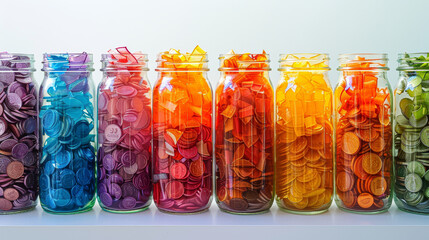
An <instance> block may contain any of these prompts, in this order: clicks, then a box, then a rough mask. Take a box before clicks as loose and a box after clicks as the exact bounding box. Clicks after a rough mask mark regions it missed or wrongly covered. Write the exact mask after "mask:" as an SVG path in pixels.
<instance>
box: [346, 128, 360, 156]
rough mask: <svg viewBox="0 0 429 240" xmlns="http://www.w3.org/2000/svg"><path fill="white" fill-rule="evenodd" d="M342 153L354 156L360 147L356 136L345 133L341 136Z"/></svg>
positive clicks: (351, 133)
mask: <svg viewBox="0 0 429 240" xmlns="http://www.w3.org/2000/svg"><path fill="white" fill-rule="evenodd" d="M342 147H343V152H345V153H346V154H350V155H353V154H356V153H357V152H358V151H359V149H360V147H361V144H360V139H359V137H358V136H356V134H354V133H353V132H346V133H344V135H343V145H342Z"/></svg>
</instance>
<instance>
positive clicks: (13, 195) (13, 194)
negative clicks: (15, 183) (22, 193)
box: [3, 188, 19, 201]
mask: <svg viewBox="0 0 429 240" xmlns="http://www.w3.org/2000/svg"><path fill="white" fill-rule="evenodd" d="M3 195H4V198H6V199H7V200H9V201H15V200H16V199H18V198H19V192H18V191H17V190H16V189H15V188H6V189H5V190H4V193H3Z"/></svg>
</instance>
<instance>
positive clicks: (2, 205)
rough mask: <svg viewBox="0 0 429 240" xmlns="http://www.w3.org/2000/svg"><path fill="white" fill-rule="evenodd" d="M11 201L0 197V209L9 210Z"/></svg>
mask: <svg viewBox="0 0 429 240" xmlns="http://www.w3.org/2000/svg"><path fill="white" fill-rule="evenodd" d="M12 207H13V206H12V203H11V202H10V201H8V200H6V199H4V198H0V210H3V211H9V210H11V209H12Z"/></svg>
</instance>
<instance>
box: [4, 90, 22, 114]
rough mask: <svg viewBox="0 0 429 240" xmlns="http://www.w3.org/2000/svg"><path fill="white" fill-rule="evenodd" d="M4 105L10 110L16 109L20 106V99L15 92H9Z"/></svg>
mask: <svg viewBox="0 0 429 240" xmlns="http://www.w3.org/2000/svg"><path fill="white" fill-rule="evenodd" d="M6 105H7V106H8V107H9V109H10V110H12V111H13V110H18V109H20V108H21V107H22V100H21V98H20V97H19V95H18V94H16V93H9V94H8V95H7V97H6Z"/></svg>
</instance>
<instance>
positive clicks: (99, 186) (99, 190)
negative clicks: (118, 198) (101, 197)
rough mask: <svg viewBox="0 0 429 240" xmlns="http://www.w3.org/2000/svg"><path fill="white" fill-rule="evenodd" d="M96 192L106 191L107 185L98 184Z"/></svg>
mask: <svg viewBox="0 0 429 240" xmlns="http://www.w3.org/2000/svg"><path fill="white" fill-rule="evenodd" d="M98 192H99V193H107V186H106V184H104V183H99V184H98Z"/></svg>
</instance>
